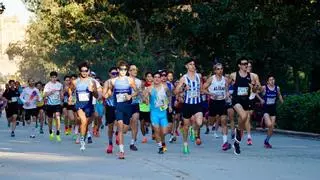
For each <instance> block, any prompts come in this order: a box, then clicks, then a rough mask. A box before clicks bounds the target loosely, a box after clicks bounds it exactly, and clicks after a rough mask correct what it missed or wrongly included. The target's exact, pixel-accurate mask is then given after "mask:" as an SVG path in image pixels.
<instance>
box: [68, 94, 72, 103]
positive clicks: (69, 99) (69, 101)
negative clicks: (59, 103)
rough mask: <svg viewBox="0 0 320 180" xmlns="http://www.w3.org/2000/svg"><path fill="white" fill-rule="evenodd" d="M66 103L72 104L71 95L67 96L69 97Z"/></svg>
mask: <svg viewBox="0 0 320 180" xmlns="http://www.w3.org/2000/svg"><path fill="white" fill-rule="evenodd" d="M68 104H69V105H71V104H72V96H69V98H68Z"/></svg>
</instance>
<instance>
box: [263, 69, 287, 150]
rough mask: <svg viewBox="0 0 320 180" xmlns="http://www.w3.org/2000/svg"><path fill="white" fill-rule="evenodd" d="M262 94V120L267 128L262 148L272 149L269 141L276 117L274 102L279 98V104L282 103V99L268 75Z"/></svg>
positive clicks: (271, 77) (270, 76) (273, 80)
mask: <svg viewBox="0 0 320 180" xmlns="http://www.w3.org/2000/svg"><path fill="white" fill-rule="evenodd" d="M262 94H263V95H264V98H263V101H262V104H264V106H263V109H264V114H263V119H264V122H265V124H266V126H267V127H268V131H267V137H266V139H265V140H264V147H265V148H267V149H268V148H272V146H271V144H270V143H269V140H270V138H271V136H272V134H273V128H274V125H275V122H276V115H277V111H276V110H277V104H276V100H277V97H278V98H279V100H280V102H281V103H283V98H282V95H281V93H280V87H279V86H277V85H275V78H274V76H272V75H269V76H268V78H267V85H265V86H263V87H262Z"/></svg>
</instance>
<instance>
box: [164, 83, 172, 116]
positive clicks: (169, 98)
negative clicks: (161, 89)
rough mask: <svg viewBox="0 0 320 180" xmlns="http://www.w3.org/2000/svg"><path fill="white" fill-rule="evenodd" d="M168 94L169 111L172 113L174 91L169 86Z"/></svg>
mask: <svg viewBox="0 0 320 180" xmlns="http://www.w3.org/2000/svg"><path fill="white" fill-rule="evenodd" d="M165 88H166V94H167V97H168V100H169V104H168V106H169V112H170V113H171V112H172V92H171V91H170V90H169V88H168V87H167V86H166V87H165Z"/></svg>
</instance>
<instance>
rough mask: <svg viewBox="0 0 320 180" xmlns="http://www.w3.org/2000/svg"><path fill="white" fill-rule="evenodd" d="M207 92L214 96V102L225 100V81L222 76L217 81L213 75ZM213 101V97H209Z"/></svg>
mask: <svg viewBox="0 0 320 180" xmlns="http://www.w3.org/2000/svg"><path fill="white" fill-rule="evenodd" d="M208 90H209V92H210V93H212V94H214V95H215V98H214V100H224V99H225V98H226V80H225V78H224V76H222V77H221V80H220V81H218V79H217V76H216V75H213V77H212V82H211V85H210V86H209V88H208ZM210 98H211V99H213V97H210Z"/></svg>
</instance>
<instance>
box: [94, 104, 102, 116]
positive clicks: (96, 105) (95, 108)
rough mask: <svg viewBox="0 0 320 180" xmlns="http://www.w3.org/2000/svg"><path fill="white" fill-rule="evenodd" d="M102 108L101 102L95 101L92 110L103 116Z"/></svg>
mask: <svg viewBox="0 0 320 180" xmlns="http://www.w3.org/2000/svg"><path fill="white" fill-rule="evenodd" d="M103 109H104V106H103V104H98V103H97V104H95V105H94V112H97V113H98V116H99V117H102V116H103Z"/></svg>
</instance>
